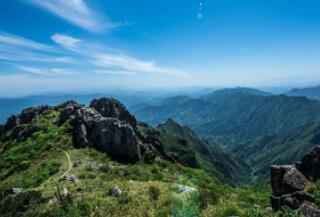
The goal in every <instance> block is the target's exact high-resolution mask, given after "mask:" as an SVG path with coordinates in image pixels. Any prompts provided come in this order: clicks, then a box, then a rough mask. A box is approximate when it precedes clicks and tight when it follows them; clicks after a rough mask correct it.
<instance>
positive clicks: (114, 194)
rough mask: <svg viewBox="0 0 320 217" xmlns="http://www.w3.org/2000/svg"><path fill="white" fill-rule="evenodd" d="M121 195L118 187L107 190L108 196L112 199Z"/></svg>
mask: <svg viewBox="0 0 320 217" xmlns="http://www.w3.org/2000/svg"><path fill="white" fill-rule="evenodd" d="M121 194H122V191H121V189H120V188H119V187H117V186H116V187H114V188H111V189H109V195H110V196H112V197H120V196H121Z"/></svg>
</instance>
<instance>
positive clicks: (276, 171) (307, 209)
mask: <svg viewBox="0 0 320 217" xmlns="http://www.w3.org/2000/svg"><path fill="white" fill-rule="evenodd" d="M319 175H320V146H316V147H314V148H313V149H312V150H311V151H310V152H308V153H307V154H306V155H305V156H304V157H303V158H302V160H301V162H297V163H296V164H295V165H283V166H279V165H273V166H271V186H272V196H271V203H272V208H273V209H274V210H275V211H278V210H280V209H281V208H282V207H283V206H287V207H289V208H291V209H301V210H302V212H303V213H304V215H305V216H307V217H320V210H318V209H316V208H315V207H313V206H311V205H309V204H312V203H314V202H315V200H316V199H315V196H314V195H311V194H309V193H307V192H305V189H306V187H307V185H308V184H309V183H310V182H312V181H316V180H317V179H319V177H320V176H319Z"/></svg>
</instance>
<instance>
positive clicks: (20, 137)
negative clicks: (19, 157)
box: [9, 125, 40, 141]
mask: <svg viewBox="0 0 320 217" xmlns="http://www.w3.org/2000/svg"><path fill="white" fill-rule="evenodd" d="M39 130H40V127H38V126H36V125H27V126H24V127H22V126H16V127H15V128H13V129H12V130H11V133H10V134H9V137H10V138H11V139H16V140H17V141H25V140H26V139H27V138H29V137H31V136H32V134H34V133H35V132H37V131H39Z"/></svg>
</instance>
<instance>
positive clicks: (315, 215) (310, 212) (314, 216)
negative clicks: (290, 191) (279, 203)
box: [301, 203, 320, 217]
mask: <svg viewBox="0 0 320 217" xmlns="http://www.w3.org/2000/svg"><path fill="white" fill-rule="evenodd" d="M301 210H302V212H303V214H304V215H305V216H306V217H320V211H319V210H318V209H315V208H314V207H312V206H310V205H308V204H306V203H304V204H302V205H301Z"/></svg>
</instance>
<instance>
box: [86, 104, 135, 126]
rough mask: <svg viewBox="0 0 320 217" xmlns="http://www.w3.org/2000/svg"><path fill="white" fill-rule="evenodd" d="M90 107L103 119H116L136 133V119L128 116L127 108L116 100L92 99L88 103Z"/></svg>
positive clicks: (130, 115)
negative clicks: (126, 124) (129, 126)
mask: <svg viewBox="0 0 320 217" xmlns="http://www.w3.org/2000/svg"><path fill="white" fill-rule="evenodd" d="M90 107H91V108H94V109H95V110H96V111H97V112H99V113H100V114H101V115H102V116H103V117H106V118H117V119H119V120H121V121H124V122H126V123H128V124H130V125H131V126H132V128H134V130H135V131H136V125H137V120H136V118H135V117H134V116H133V115H132V114H130V112H129V111H128V110H127V108H126V107H125V106H124V105H123V104H122V103H121V102H119V101H118V100H116V99H113V98H101V99H94V100H93V101H92V102H91V103H90Z"/></svg>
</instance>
